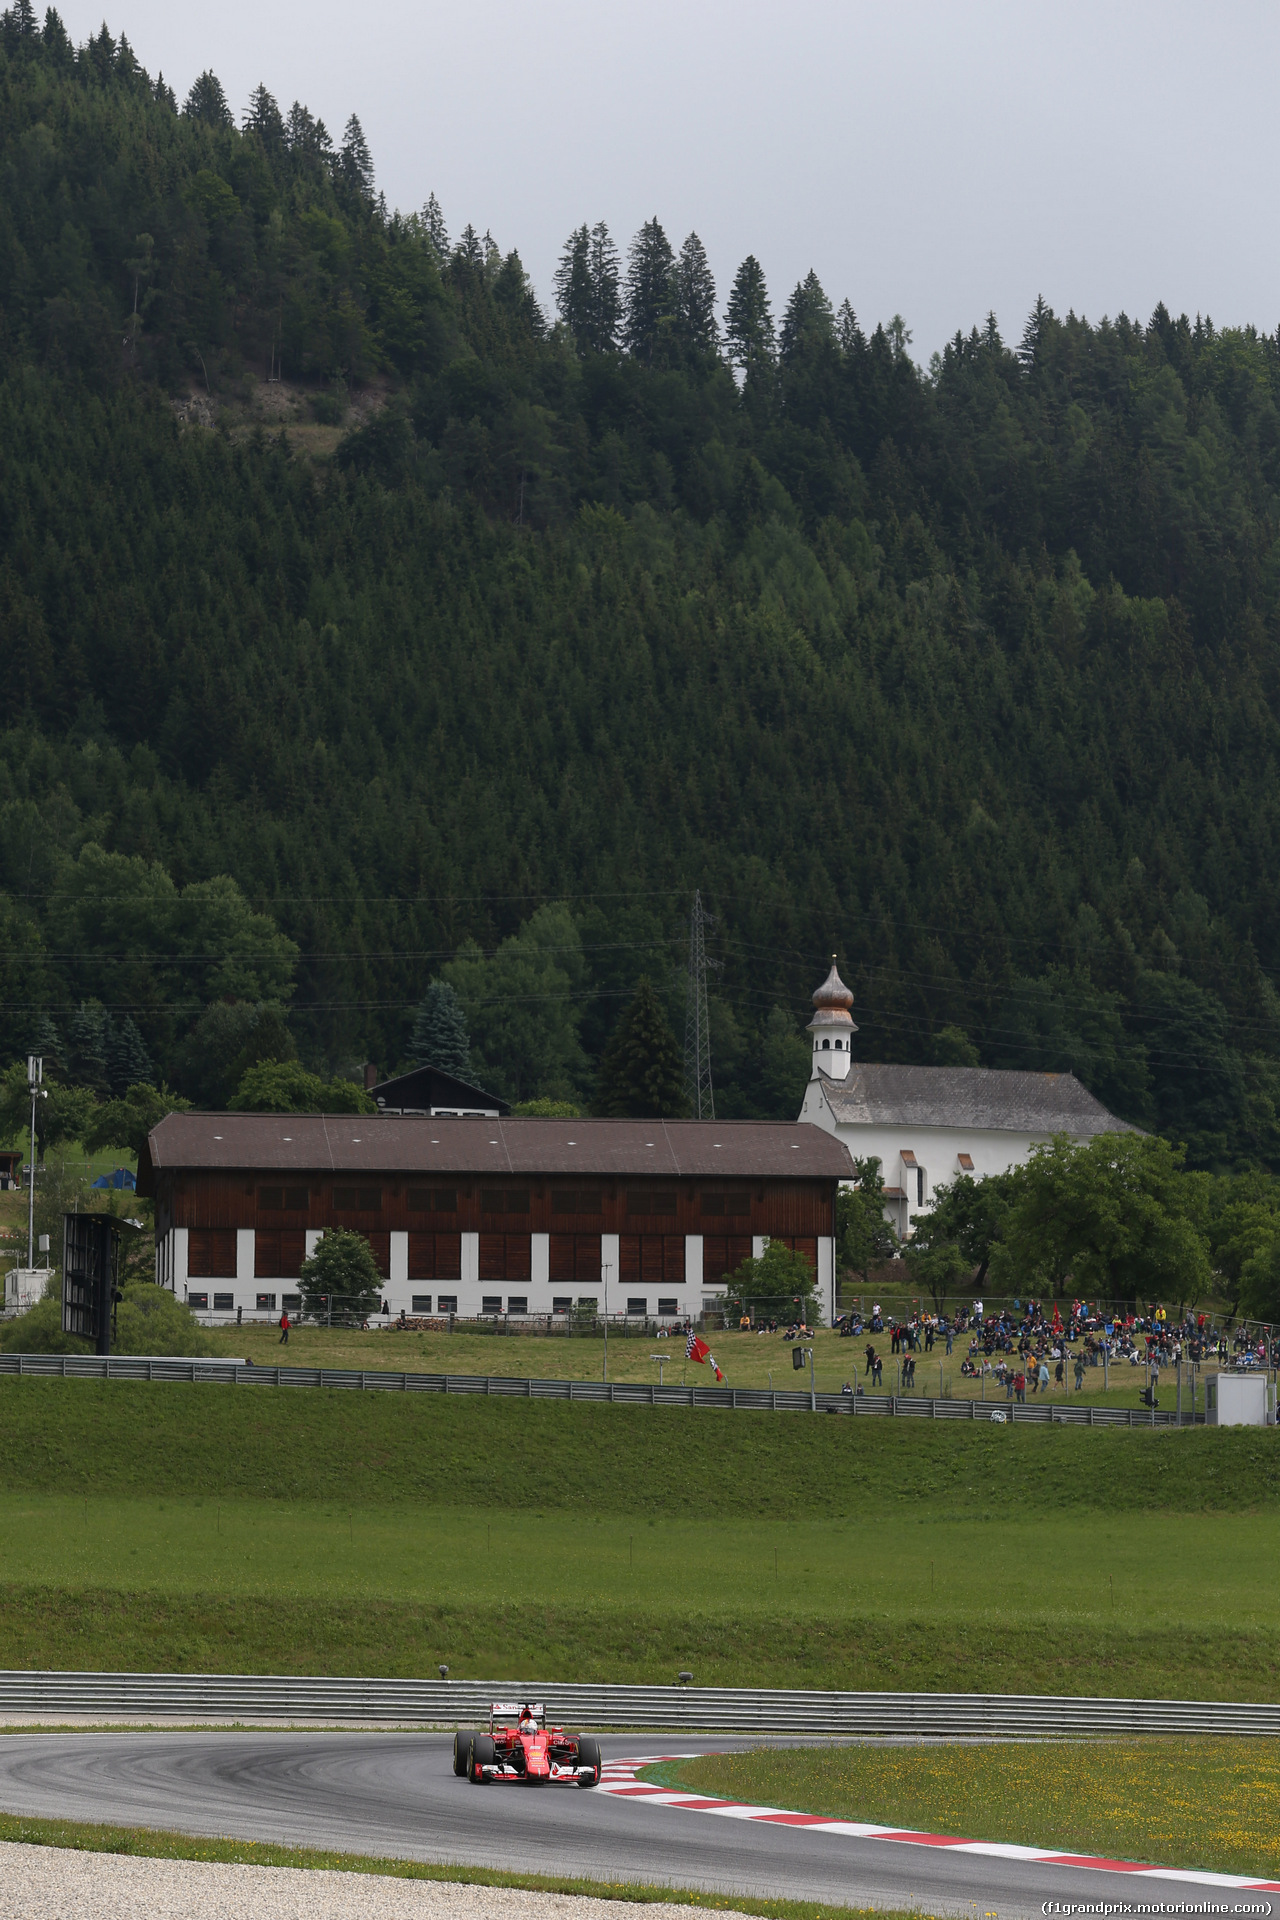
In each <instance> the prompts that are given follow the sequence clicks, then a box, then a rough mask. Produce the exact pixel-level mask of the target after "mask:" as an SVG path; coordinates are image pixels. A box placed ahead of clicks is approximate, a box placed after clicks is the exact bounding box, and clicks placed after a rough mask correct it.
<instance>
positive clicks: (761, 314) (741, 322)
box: [724, 253, 777, 380]
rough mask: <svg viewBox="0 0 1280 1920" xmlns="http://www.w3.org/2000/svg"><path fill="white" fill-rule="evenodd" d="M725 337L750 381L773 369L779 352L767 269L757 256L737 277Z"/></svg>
mask: <svg viewBox="0 0 1280 1920" xmlns="http://www.w3.org/2000/svg"><path fill="white" fill-rule="evenodd" d="M724 338H725V346H726V347H727V349H728V353H729V358H730V360H731V361H732V362H733V364H734V366H736V367H741V369H742V371H743V373H744V374H745V375H746V377H747V379H748V380H751V379H753V378H759V377H760V375H761V374H762V373H763V372H764V371H765V370H766V369H768V368H771V367H772V365H773V361H774V357H775V354H776V350H777V349H776V343H775V340H774V334H773V315H772V313H771V312H770V309H769V290H768V288H767V287H766V285H765V279H764V269H763V267H762V266H761V265H760V262H759V261H758V260H757V259H756V257H755V255H754V254H753V253H749V254H748V255H747V257H746V259H745V260H744V261H743V263H742V265H741V266H740V267H739V268H738V271H737V273H736V274H735V275H734V278H733V288H732V291H731V292H730V294H729V304H728V307H727V308H726V310H725V322H724Z"/></svg>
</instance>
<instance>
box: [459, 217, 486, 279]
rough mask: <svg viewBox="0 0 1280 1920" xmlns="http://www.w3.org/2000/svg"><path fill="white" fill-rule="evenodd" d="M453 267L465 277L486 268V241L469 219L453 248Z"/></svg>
mask: <svg viewBox="0 0 1280 1920" xmlns="http://www.w3.org/2000/svg"><path fill="white" fill-rule="evenodd" d="M453 268H454V272H455V273H460V274H461V275H462V276H463V277H464V278H467V277H469V276H471V275H473V274H479V273H480V272H481V271H482V270H483V268H484V243H483V241H482V240H481V238H480V235H479V234H478V233H477V232H476V230H475V228H474V227H473V226H472V224H471V222H470V221H469V220H468V222H467V224H466V226H465V227H464V228H463V229H462V232H461V233H460V234H459V235H458V244H457V246H456V247H455V248H454V250H453Z"/></svg>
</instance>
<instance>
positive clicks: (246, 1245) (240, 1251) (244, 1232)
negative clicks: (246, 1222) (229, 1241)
mask: <svg viewBox="0 0 1280 1920" xmlns="http://www.w3.org/2000/svg"><path fill="white" fill-rule="evenodd" d="M254 1237H255V1236H254V1231H253V1228H252V1227H237V1228H236V1281H237V1283H238V1284H240V1285H248V1286H252V1284H253V1277H254V1276H253V1265H254V1260H253V1246H254Z"/></svg>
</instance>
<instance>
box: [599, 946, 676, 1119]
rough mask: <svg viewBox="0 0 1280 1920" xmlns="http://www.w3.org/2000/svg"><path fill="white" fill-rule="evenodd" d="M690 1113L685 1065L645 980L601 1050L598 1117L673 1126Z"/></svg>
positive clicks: (650, 987) (639, 984) (645, 979)
mask: <svg viewBox="0 0 1280 1920" xmlns="http://www.w3.org/2000/svg"><path fill="white" fill-rule="evenodd" d="M688 1111H689V1107H688V1102H687V1101H686V1099H685V1095H684V1060H683V1057H682V1055H681V1052H680V1048H679V1046H678V1045H677V1044H676V1037H675V1035H674V1034H673V1033H672V1031H671V1028H670V1026H669V1025H668V1024H667V1016H666V1014H665V1013H664V1012H663V1010H662V1003H661V1001H660V1000H659V999H658V996H657V994H656V993H655V992H654V990H653V985H652V982H651V981H650V980H649V979H648V977H647V976H644V977H642V978H641V979H640V980H639V981H638V982H637V983H636V990H635V992H634V994H633V995H632V997H631V1000H630V1002H629V1004H628V1005H627V1007H626V1009H625V1011H624V1012H623V1014H622V1017H621V1019H620V1020H619V1021H618V1024H617V1026H616V1027H615V1028H614V1030H613V1036H612V1038H611V1039H610V1041H609V1044H608V1046H607V1047H606V1048H605V1050H604V1056H603V1058H602V1059H601V1062H600V1083H599V1087H598V1089H597V1093H596V1112H597V1113H600V1114H604V1115H606V1116H608V1117H610V1118H613V1119H627V1118H635V1119H643V1120H675V1119H679V1118H680V1117H681V1115H683V1114H687V1113H688Z"/></svg>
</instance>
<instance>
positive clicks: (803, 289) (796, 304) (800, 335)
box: [781, 267, 836, 366]
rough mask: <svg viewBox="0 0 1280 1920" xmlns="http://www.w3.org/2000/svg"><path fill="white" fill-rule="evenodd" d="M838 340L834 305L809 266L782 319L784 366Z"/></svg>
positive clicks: (782, 355)
mask: <svg viewBox="0 0 1280 1920" xmlns="http://www.w3.org/2000/svg"><path fill="white" fill-rule="evenodd" d="M835 337H836V328H835V317H834V315H833V314H832V311H831V302H830V301H829V300H828V298H827V296H826V294H825V293H824V292H823V288H822V282H821V281H820V280H819V278H818V276H817V274H816V273H815V272H814V271H813V268H812V267H810V269H809V271H808V273H807V274H806V275H805V277H804V279H803V280H801V281H800V282H799V283H798V284H797V286H796V290H795V292H794V293H793V294H792V296H791V298H790V300H788V302H787V310H786V313H785V314H784V315H783V317H782V338H781V357H782V363H783V365H784V366H789V365H790V364H791V363H792V362H793V361H794V360H796V359H798V358H799V356H800V355H801V354H802V353H803V352H805V351H807V350H808V349H810V348H813V347H819V346H824V345H830V344H831V343H832V342H833V341H834V340H835Z"/></svg>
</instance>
